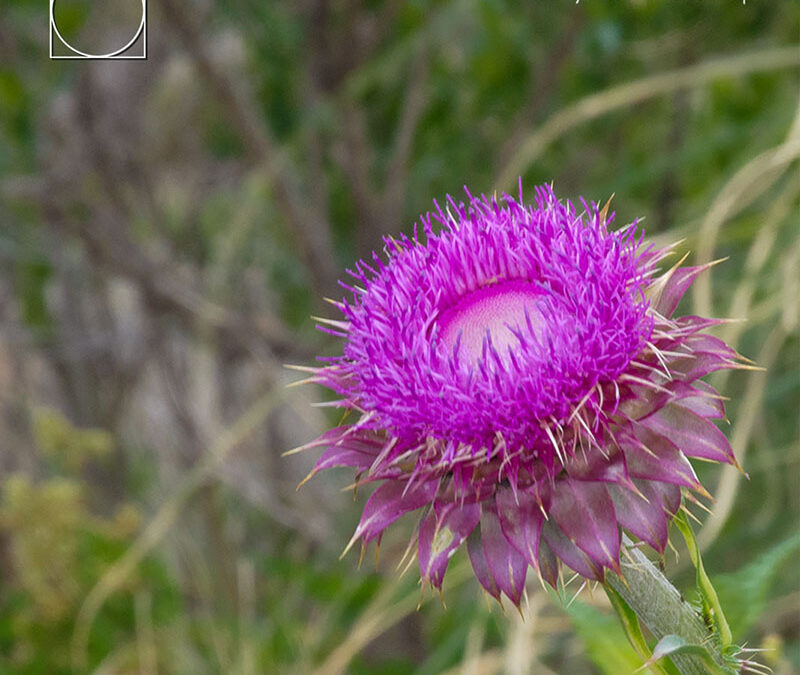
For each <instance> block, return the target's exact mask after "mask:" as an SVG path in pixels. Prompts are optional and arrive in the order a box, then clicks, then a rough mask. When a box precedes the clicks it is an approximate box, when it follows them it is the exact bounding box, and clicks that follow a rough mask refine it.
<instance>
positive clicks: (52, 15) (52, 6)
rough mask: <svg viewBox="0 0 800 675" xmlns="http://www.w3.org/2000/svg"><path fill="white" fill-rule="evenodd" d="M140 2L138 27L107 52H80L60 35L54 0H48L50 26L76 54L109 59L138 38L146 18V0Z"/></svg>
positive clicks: (120, 52)
mask: <svg viewBox="0 0 800 675" xmlns="http://www.w3.org/2000/svg"><path fill="white" fill-rule="evenodd" d="M141 2H142V20H141V21H140V22H139V27H138V28H137V29H136V32H135V33H134V35H133V37H132V38H131V39H130V40H129V41H128V43H127V44H126V45H124V46H123V47H120V48H119V49H117V50H115V51H111V52H108V53H107V54H87V53H86V52H82V51H81V50H80V49H76V48H75V47H73V46H72V45H71V44H70V43H69V42H67V41H66V40H65V39H64V36H63V35H61V31H59V30H58V26H57V25H56V14H55V6H56V0H50V28H51V29H52V30H54V31H55V33H56V35H58V39H59V40H61V42H62V43H63V44H64V46H65V47H67V48H68V49H71V50H72V51H73V52H75V53H76V54H80V55H81V56H83V57H84V58H87V59H111V58H114V57H115V56H118V55H119V54H122V52H124V51H125V50H127V49H128V48H129V47H130V46H131V45H132V44H133V43H134V42H136V40H138V39H139V36H140V35H141V34H142V31H143V30H144V28H145V23H146V21H145V20H146V18H147V0H141Z"/></svg>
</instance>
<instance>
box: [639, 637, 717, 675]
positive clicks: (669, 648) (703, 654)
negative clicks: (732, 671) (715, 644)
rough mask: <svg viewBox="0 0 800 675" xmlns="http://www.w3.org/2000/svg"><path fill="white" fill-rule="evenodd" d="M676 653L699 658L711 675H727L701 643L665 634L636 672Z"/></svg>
mask: <svg viewBox="0 0 800 675" xmlns="http://www.w3.org/2000/svg"><path fill="white" fill-rule="evenodd" d="M678 654H686V655H691V656H697V657H699V658H701V659H702V660H703V663H704V665H705V667H706V668H707V669H708V672H709V673H710V674H711V675H727V673H728V672H729V671H728V670H727V669H725V668H723V667H722V666H720V665H719V664H718V663H717V662H716V661H714V659H713V657H712V656H711V654H710V653H709V651H708V650H707V649H706V648H705V647H703V646H701V645H695V644H690V643H689V642H687V641H686V640H685V639H684V638H682V637H681V636H680V635H665V636H664V637H663V638H661V639H660V640H659V641H658V643H657V644H656V646H655V647H654V648H653V655H652V656H651V657H650V660H649V661H647V663H645V664H644V665H643V666H641V668H639V669H638V670H637V671H636V672H639V671H641V670H643V669H644V668H646V667H648V666H651V665H652V664H654V663H655V662H656V661H658V660H659V659H663V658H664V657H665V656H676V655H678Z"/></svg>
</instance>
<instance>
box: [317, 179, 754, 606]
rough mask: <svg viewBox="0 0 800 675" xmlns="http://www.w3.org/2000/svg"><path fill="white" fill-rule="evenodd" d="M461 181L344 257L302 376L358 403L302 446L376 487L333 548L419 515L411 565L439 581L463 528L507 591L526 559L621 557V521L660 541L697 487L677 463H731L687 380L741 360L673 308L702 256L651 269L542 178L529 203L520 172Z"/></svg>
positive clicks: (704, 394) (705, 322)
mask: <svg viewBox="0 0 800 675" xmlns="http://www.w3.org/2000/svg"><path fill="white" fill-rule="evenodd" d="M467 195H468V197H469V199H468V203H467V204H457V203H456V202H454V201H453V200H452V199H449V200H448V203H447V207H446V208H445V209H442V208H440V207H439V206H438V205H437V210H436V213H435V214H433V215H427V216H424V217H422V219H421V223H420V225H421V228H420V227H415V230H414V235H413V237H412V238H408V237H406V236H401V237H400V238H399V239H392V238H387V239H385V244H386V250H385V254H386V257H385V259H382V258H381V257H380V256H378V255H376V254H373V260H372V262H371V263H367V262H364V261H362V262H359V263H357V264H356V267H355V270H353V271H349V274H350V276H351V277H353V278H354V280H355V281H354V282H353V283H352V285H346V284H342V286H343V287H344V288H345V289H347V290H348V293H349V294H348V297H347V298H346V299H343V300H342V301H341V302H336V303H334V304H335V305H336V306H337V307H338V308H339V310H340V311H341V312H342V314H343V315H344V318H343V320H336V321H330V320H325V321H324V323H325V324H326V327H323V328H322V330H326V331H328V332H331V333H333V334H334V335H337V336H340V337H341V338H343V339H344V351H343V354H342V355H341V356H338V357H335V358H331V359H325V360H324V363H325V365H324V366H322V367H320V368H312V369H310V370H311V372H312V376H311V377H310V378H309V379H310V381H313V382H317V383H319V384H322V385H324V386H326V387H329V388H330V389H332V390H333V391H334V392H336V394H338V397H339V399H338V400H337V401H335V402H334V405H337V406H340V407H342V408H345V409H346V410H348V411H350V412H352V413H355V414H356V416H353V418H352V422H351V423H350V424H347V425H344V426H339V427H336V428H334V429H331V430H330V431H328V432H327V433H325V434H323V435H322V436H321V437H319V438H318V439H316V440H315V441H313V442H311V443H309V444H308V445H307V446H304V447H306V448H308V447H317V448H323V449H324V452H323V453H322V456H321V457H320V459H319V461H318V462H317V463H316V466H315V467H314V471H312V475H313V473H315V472H317V471H319V470H321V469H325V468H328V467H333V466H350V467H354V468H355V470H356V471H357V479H356V483H357V484H365V483H377V484H378V486H377V489H375V491H374V492H373V493H372V495H371V496H370V497H369V499H368V500H367V502H366V505H365V507H364V512H363V515H362V518H361V522H360V523H359V525H358V527H357V529H356V531H355V534H354V536H353V539H352V541H351V542H350V545H349V546H351V545H352V544H353V543H354V542H355V541H357V540H359V539H360V540H361V541H362V546H364V545H366V544H367V543H369V542H370V541H371V540H373V539H376V540H380V537H381V536H382V534H383V532H384V530H385V529H386V528H387V527H388V526H389V525H391V524H392V523H393V522H394V521H395V520H397V519H398V518H400V516H402V515H404V514H406V513H409V512H418V514H419V515H418V527H417V529H416V531H415V535H414V538H415V540H414V541H412V545H414V544H415V545H416V550H417V555H418V559H419V567H420V574H421V576H422V579H423V580H425V581H427V582H429V583H430V584H431V585H432V586H434V587H436V588H438V589H441V586H442V580H443V578H444V574H445V570H446V568H447V564H448V561H449V559H450V558H451V557H452V555H453V553H454V552H455V551H456V549H458V548H459V547H460V546H461V545H462V544H463V543H464V542H465V541H466V543H467V549H468V552H469V557H470V560H471V562H472V566H473V568H474V570H475V574H476V576H477V578H478V580H479V581H480V583H481V585H482V586H483V587H484V588H485V589H486V591H487V592H488V593H489V594H491V595H492V596H494V597H495V598H497V599H498V600H499V599H500V597H501V594H505V595H506V596H508V597H509V598H510V599H511V600H512V602H514V603H515V604H517V605H518V604H519V602H520V598H521V596H522V592H523V587H524V584H525V577H526V572H527V569H528V567H529V566H530V567H532V568H533V569H534V570H536V572H537V573H538V574H539V576H540V577H541V578H543V579H544V580H546V581H547V582H549V583H550V584H552V585H553V586H555V585H556V583H557V578H558V572H559V566H560V564H565V565H566V566H567V567H569V568H571V569H572V570H574V571H575V572H576V573H578V574H579V575H581V576H583V577H585V578H587V579H597V580H602V579H603V577H604V572H605V570H606V568H608V569H612V570H615V571H617V572H619V571H620V566H619V565H620V563H619V556H620V536H621V535H620V532H621V528H624V529H625V530H627V531H628V532H629V533H630V534H632V535H634V536H635V537H637V538H638V539H640V540H642V541H644V542H646V543H647V544H649V545H650V546H652V547H653V548H654V549H656V550H657V551H659V552H662V553H663V551H664V548H665V546H666V543H667V526H668V523H669V520H670V518H671V517H672V516H673V515H674V514H675V513H676V512H677V509H678V508H679V506H680V503H681V496H682V492H681V490H682V488H687V489H688V490H690V491H691V490H693V491H697V492H699V493H701V494H704V495H707V493H706V491H705V490H704V489H703V487H702V486H701V485H700V483H699V482H698V479H697V477H696V475H695V472H694V471H693V469H692V466H691V464H690V463H689V461H688V459H687V458H689V457H695V458H699V459H704V460H711V461H715V462H727V463H732V464H735V459H734V456H733V452H732V450H731V447H730V445H729V443H728V441H727V439H726V438H725V436H724V435H723V433H722V432H721V431H719V429H717V427H716V426H715V425H714V423H713V422H712V421H711V420H713V419H716V418H723V417H724V409H723V404H722V401H721V398H720V396H719V395H718V394H717V393H716V392H715V391H714V389H712V388H711V387H710V386H709V385H707V384H706V383H704V382H702V381H701V380H700V378H702V377H703V376H704V375H707V374H708V373H710V372H712V371H716V370H719V369H723V368H732V367H736V366H737V359H738V358H739V357H738V355H737V354H736V352H735V351H734V350H732V349H731V348H730V347H728V346H727V345H726V344H725V343H723V342H722V341H721V340H719V339H718V338H716V337H713V336H712V335H709V334H708V333H707V332H705V331H706V329H708V328H709V327H711V326H713V325H715V324H716V323H719V322H718V321H717V320H714V319H704V318H699V317H696V316H683V317H675V316H673V313H674V311H675V309H676V307H677V305H678V302H679V300H680V299H681V297H682V296H683V294H684V293H685V292H686V290H687V288H688V287H689V286H690V284H691V283H692V281H693V280H694V278H695V277H696V276H697V275H698V274H699V273H701V272H702V271H703V270H704V269H705V268H706V267H708V265H706V266H702V267H680V266H679V265H676V266H675V267H672V268H670V269H668V270H666V271H665V270H663V269H662V268H661V263H662V261H663V260H664V259H665V258H666V257H667V256H668V255H669V254H670V253H671V250H670V249H669V248H667V249H662V250H657V249H654V248H653V247H652V246H647V245H646V244H645V242H644V239H643V234H637V227H636V223H632V224H630V225H627V226H626V227H623V228H622V229H620V230H617V231H610V230H609V229H608V224H609V222H610V221H611V220H612V218H613V214H611V215H610V216H608V214H607V213H606V209H600V208H598V205H596V204H592V205H588V204H586V203H585V202H581V205H582V210H580V211H579V210H578V209H577V208H576V207H575V206H573V204H571V203H570V202H566V203H564V202H559V201H558V200H557V199H556V197H555V195H554V193H553V191H552V189H551V188H550V187H546V186H545V187H539V188H537V190H536V200H535V204H534V205H532V206H526V205H524V204H523V202H522V189H521V187H520V200H519V201H516V200H514V199H513V198H511V197H509V196H508V195H505V196H504V197H503V199H502V200H498V199H496V198H495V199H488V198H485V197H481V198H474V197H472V196H471V195H469V193H467ZM420 229H421V231H420ZM349 546H348V548H349ZM362 552H363V551H362Z"/></svg>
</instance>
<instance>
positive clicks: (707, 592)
mask: <svg viewBox="0 0 800 675" xmlns="http://www.w3.org/2000/svg"><path fill="white" fill-rule="evenodd" d="M674 522H675V524H676V525H677V526H678V529H679V530H680V531H681V534H683V538H684V539H685V540H686V546H687V547H688V549H689V557H690V558H691V559H692V563H693V564H694V566H695V568H696V569H697V590H698V591H700V596H701V597H702V599H703V609H704V612H705V614H706V616H707V617H708V618H709V619H710V620H711V621H712V623H713V625H714V627H715V628H716V630H717V633H718V635H719V640H720V644H721V646H722V648H723V650H724V649H725V648H727V647H730V646H731V644H733V636H732V635H731V629H730V626H729V625H728V621H727V619H726V618H725V614H724V613H723V611H722V605H721V604H720V601H719V597H717V591H716V590H715V589H714V585H713V584H712V583H711V579H709V578H708V574H706V570H705V568H704V567H703V559H702V558H701V557H700V549H699V548H698V546H697V540H696V539H695V538H694V531H693V530H692V526H691V525H690V524H689V520H688V519H687V518H686V514H685V513H683V511H679V512H678V514H677V515H676V516H675V519H674Z"/></svg>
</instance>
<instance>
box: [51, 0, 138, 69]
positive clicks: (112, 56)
mask: <svg viewBox="0 0 800 675" xmlns="http://www.w3.org/2000/svg"><path fill="white" fill-rule="evenodd" d="M140 2H141V5H142V20H141V21H140V22H139V27H138V29H137V30H136V33H135V34H134V36H133V37H132V38H131V39H130V40H129V41H128V43H127V44H125V45H124V46H123V47H121V48H119V49H116V50H114V51H111V52H108V53H107V54H90V53H87V52H82V51H81V50H79V49H76V48H75V47H73V46H72V45H71V44H69V42H67V41H66V40H65V39H64V37H63V36H62V35H61V33H60V31H59V30H58V26H56V19H55V4H56V0H49V5H50V30H49V31H48V33H49V43H50V59H51V60H53V61H60V60H72V61H76V60H79V61H107V60H112V61H113V60H119V61H143V60H146V59H147V0H140ZM140 38H141V45H142V49H141V54H134V55H129V54H127V53H126V52H127V51H128V50H129V49H131V48H132V47H133V45H134V44H135V43H136V42H137V41H139V39H140ZM56 40H57V41H58V42H60V43H61V45H62V46H63V47H64V48H65V49H67V50H68V51H69V52H70V53H69V54H56V53H55V52H54V50H53V46H54V42H55V41H56Z"/></svg>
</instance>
